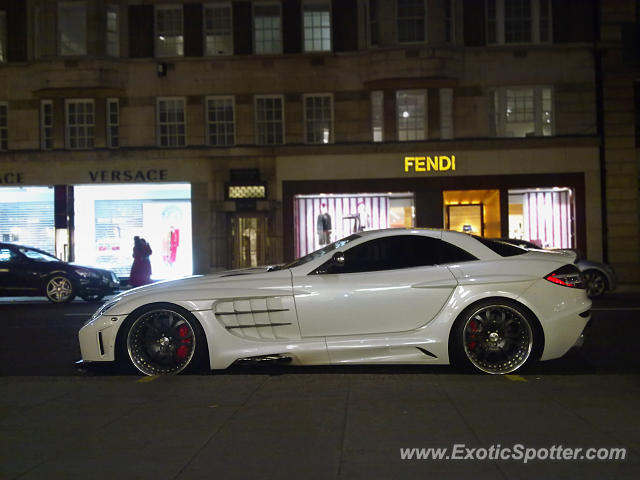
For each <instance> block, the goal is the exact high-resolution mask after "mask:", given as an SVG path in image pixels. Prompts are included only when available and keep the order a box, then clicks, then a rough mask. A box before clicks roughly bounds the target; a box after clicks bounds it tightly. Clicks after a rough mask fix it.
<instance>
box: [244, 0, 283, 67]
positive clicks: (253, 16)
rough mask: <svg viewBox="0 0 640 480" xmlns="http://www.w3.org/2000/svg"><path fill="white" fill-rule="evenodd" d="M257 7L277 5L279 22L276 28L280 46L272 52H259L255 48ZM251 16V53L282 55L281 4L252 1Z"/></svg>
mask: <svg viewBox="0 0 640 480" xmlns="http://www.w3.org/2000/svg"><path fill="white" fill-rule="evenodd" d="M259 7H278V13H279V17H278V18H279V19H280V23H279V25H280V26H279V29H278V33H279V39H278V42H279V43H278V46H279V47H280V48H279V49H278V50H277V51H274V52H271V51H269V52H259V51H258V48H257V45H258V44H257V39H256V32H257V31H256V8H259ZM251 13H252V16H251V22H252V25H251V26H252V28H251V33H252V40H253V53H254V54H255V55H282V53H283V48H284V38H283V32H282V4H281V3H279V2H253V3H252V11H251Z"/></svg>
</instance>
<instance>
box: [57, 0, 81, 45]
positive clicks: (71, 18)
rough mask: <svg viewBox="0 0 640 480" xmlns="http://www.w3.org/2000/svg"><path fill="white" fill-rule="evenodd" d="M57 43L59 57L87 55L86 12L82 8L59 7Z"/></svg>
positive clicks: (78, 6) (74, 6)
mask: <svg viewBox="0 0 640 480" xmlns="http://www.w3.org/2000/svg"><path fill="white" fill-rule="evenodd" d="M58 42H59V44H58V51H59V52H60V55H86V54H87V12H86V10H85V7H84V6H82V5H61V6H59V8H58Z"/></svg>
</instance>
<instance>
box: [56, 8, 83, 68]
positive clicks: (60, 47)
mask: <svg viewBox="0 0 640 480" xmlns="http://www.w3.org/2000/svg"><path fill="white" fill-rule="evenodd" d="M65 8H76V9H82V10H83V13H84V31H83V35H84V45H83V46H82V49H81V50H82V51H81V52H79V53H76V52H71V53H65V52H64V48H63V43H62V28H61V27H62V25H61V22H62V10H63V9H65ZM56 13H57V15H58V18H57V23H56V29H57V35H56V40H57V42H58V45H57V52H58V55H59V56H61V57H82V56H86V55H87V44H88V35H87V34H88V31H89V29H88V28H87V27H88V25H87V23H88V11H87V4H86V2H84V1H82V2H59V3H58V5H57V10H56Z"/></svg>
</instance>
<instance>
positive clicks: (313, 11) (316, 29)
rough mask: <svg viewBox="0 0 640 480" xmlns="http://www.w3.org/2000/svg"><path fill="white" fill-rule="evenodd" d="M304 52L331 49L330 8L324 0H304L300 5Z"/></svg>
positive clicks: (327, 50)
mask: <svg viewBox="0 0 640 480" xmlns="http://www.w3.org/2000/svg"><path fill="white" fill-rule="evenodd" d="M302 28H303V34H304V51H305V52H329V51H331V10H330V7H329V2H327V1H324V0H306V1H305V3H304V5H303V7H302Z"/></svg>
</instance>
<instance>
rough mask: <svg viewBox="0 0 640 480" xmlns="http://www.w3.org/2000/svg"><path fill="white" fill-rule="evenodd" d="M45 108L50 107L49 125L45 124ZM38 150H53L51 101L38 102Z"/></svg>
mask: <svg viewBox="0 0 640 480" xmlns="http://www.w3.org/2000/svg"><path fill="white" fill-rule="evenodd" d="M47 106H48V107H51V112H50V113H49V116H50V117H51V118H50V123H47V122H46V119H47V114H46V113H45V107H47ZM49 142H50V144H48V143H49ZM40 150H53V100H40Z"/></svg>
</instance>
